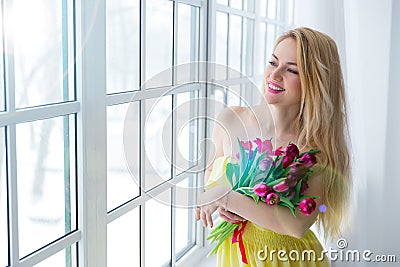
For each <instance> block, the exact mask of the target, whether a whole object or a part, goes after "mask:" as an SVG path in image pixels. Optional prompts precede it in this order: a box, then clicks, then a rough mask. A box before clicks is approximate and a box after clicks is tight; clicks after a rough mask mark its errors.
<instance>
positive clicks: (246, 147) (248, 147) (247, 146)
mask: <svg viewBox="0 0 400 267" xmlns="http://www.w3.org/2000/svg"><path fill="white" fill-rule="evenodd" d="M240 144H241V145H242V146H243V148H244V150H247V151H250V150H251V149H252V148H253V143H252V142H251V141H247V142H245V141H240Z"/></svg>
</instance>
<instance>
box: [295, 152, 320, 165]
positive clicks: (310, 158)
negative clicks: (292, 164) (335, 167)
mask: <svg viewBox="0 0 400 267" xmlns="http://www.w3.org/2000/svg"><path fill="white" fill-rule="evenodd" d="M299 162H301V163H302V164H303V165H304V166H305V167H306V168H308V169H310V168H312V166H314V165H315V163H317V158H316V157H315V156H314V154H310V153H306V154H304V155H303V156H302V157H301V158H299Z"/></svg>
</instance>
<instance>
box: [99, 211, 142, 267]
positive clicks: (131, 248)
mask: <svg viewBox="0 0 400 267" xmlns="http://www.w3.org/2000/svg"><path fill="white" fill-rule="evenodd" d="M139 212H140V209H139V208H136V209H134V210H132V211H130V212H128V213H126V214H124V215H123V216H121V217H120V218H118V219H116V220H115V221H112V222H111V223H109V224H108V225H107V262H108V264H107V265H108V266H140V213H139ZM146 266H150V265H146Z"/></svg>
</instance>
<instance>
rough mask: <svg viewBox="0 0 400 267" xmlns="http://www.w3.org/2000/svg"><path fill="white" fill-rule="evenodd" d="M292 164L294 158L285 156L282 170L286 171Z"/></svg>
mask: <svg viewBox="0 0 400 267" xmlns="http://www.w3.org/2000/svg"><path fill="white" fill-rule="evenodd" d="M292 163H293V158H292V157H290V156H283V158H282V168H284V169H286V168H287V167H289V165H290V164H292Z"/></svg>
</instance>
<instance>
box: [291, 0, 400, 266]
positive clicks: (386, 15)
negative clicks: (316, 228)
mask: <svg viewBox="0 0 400 267" xmlns="http://www.w3.org/2000/svg"><path fill="white" fill-rule="evenodd" d="M399 16H400V2H399V1H396V0H382V1H375V0H352V1H345V0H325V1H320V0H296V2H295V25H296V26H308V27H312V28H315V29H317V30H320V31H322V32H325V33H327V34H329V35H330V36H331V37H333V38H334V39H335V40H336V42H337V44H338V46H339V51H340V54H341V60H342V65H343V71H344V76H345V80H346V81H345V82H346V88H347V96H348V108H349V110H348V111H349V129H350V136H351V145H352V160H353V166H352V167H353V184H354V185H353V193H352V203H349V205H350V206H351V208H352V210H353V215H352V216H351V218H350V226H349V227H347V230H346V233H345V234H344V236H343V238H345V239H346V240H347V242H348V247H347V249H353V250H359V251H360V252H361V253H362V252H363V251H364V250H367V249H368V250H371V251H372V252H373V254H372V255H371V256H370V258H371V259H375V258H374V257H375V256H376V255H378V254H380V255H396V254H397V255H396V256H397V261H400V255H399V251H400V242H399V240H398V238H399V237H400V229H399V225H400V213H399V212H398V205H399V204H398V203H399V201H398V199H399V196H400V194H399V188H400V172H399V171H398V170H399V169H400V168H399V167H398V166H400V160H399V159H400V157H399V151H400V144H399V143H398V140H397V139H398V138H399V137H400V119H399V115H398V114H400V52H399V51H398V48H399V47H400V28H399V27H398V25H400V19H399ZM326 246H327V248H329V247H332V248H333V249H337V247H336V244H335V243H332V244H326ZM366 264H367V262H366V261H363V259H361V260H360V262H359V263H356V262H354V261H346V260H338V261H336V262H334V263H333V266H365V265H366ZM369 264H372V265H371V266H395V263H392V264H390V263H387V262H386V263H381V265H379V264H378V263H376V262H375V263H369Z"/></svg>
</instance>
